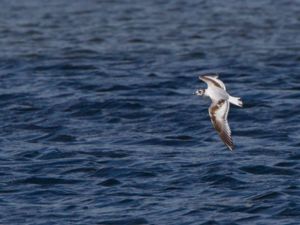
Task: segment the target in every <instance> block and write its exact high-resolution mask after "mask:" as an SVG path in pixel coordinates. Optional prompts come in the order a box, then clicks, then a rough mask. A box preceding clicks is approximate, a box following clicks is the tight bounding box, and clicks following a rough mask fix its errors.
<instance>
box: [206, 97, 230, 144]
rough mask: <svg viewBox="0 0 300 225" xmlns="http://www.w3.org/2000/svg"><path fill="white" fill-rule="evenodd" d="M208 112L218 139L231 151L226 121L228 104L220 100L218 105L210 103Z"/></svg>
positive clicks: (228, 128)
mask: <svg viewBox="0 0 300 225" xmlns="http://www.w3.org/2000/svg"><path fill="white" fill-rule="evenodd" d="M208 112H209V116H210V119H211V122H212V124H213V126H214V128H215V129H216V131H217V132H218V134H219V136H220V138H221V139H222V141H223V142H224V144H225V145H227V147H228V148H229V149H230V150H232V149H233V147H234V145H233V141H232V138H231V130H230V127H229V124H228V121H227V116H228V112H229V102H228V101H226V100H220V101H219V102H218V103H212V104H211V106H210V107H209V110H208Z"/></svg>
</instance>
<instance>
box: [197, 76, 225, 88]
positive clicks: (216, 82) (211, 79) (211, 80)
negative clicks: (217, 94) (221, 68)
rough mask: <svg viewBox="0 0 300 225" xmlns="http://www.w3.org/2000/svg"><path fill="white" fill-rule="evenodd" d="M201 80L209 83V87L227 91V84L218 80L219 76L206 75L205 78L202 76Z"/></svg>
mask: <svg viewBox="0 0 300 225" xmlns="http://www.w3.org/2000/svg"><path fill="white" fill-rule="evenodd" d="M199 79H200V80H202V81H204V82H205V83H207V85H208V86H211V85H212V86H215V87H218V88H221V89H223V90H224V91H226V87H225V84H224V83H223V82H222V81H221V80H220V79H218V76H208V75H204V76H200V77H199Z"/></svg>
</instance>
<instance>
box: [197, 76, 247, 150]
mask: <svg viewBox="0 0 300 225" xmlns="http://www.w3.org/2000/svg"><path fill="white" fill-rule="evenodd" d="M199 79H200V80H202V81H204V82H205V83H207V89H205V90H197V91H196V94H197V95H200V96H207V97H209V98H210V99H211V100H212V103H211V105H210V107H209V109H208V112H209V116H210V119H211V122H212V124H213V126H214V128H215V129H216V131H217V132H218V134H219V136H220V137H221V139H222V141H223V142H224V144H225V145H226V146H227V147H228V148H229V149H230V150H232V149H233V147H234V145H233V141H232V137H231V130H230V127H229V124H228V121H227V117H228V112H229V109H230V103H231V104H234V105H237V106H239V107H242V106H243V102H242V101H241V99H240V98H238V97H233V96H230V95H229V94H228V93H227V91H226V87H225V84H224V83H223V82H222V81H221V80H220V79H218V76H217V75H204V76H200V77H199Z"/></svg>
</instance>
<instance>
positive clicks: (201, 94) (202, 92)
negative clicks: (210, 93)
mask: <svg viewBox="0 0 300 225" xmlns="http://www.w3.org/2000/svg"><path fill="white" fill-rule="evenodd" d="M204 93H205V90H203V89H198V90H196V92H195V94H196V95H199V96H203V95H204Z"/></svg>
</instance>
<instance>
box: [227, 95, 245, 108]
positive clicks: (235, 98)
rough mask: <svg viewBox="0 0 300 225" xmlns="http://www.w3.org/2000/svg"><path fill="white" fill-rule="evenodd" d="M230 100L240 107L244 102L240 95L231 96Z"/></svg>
mask: <svg viewBox="0 0 300 225" xmlns="http://www.w3.org/2000/svg"><path fill="white" fill-rule="evenodd" d="M228 100H229V102H230V103H231V104H234V105H236V106H239V107H243V102H242V100H241V98H239V97H233V96H229V99H228Z"/></svg>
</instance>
